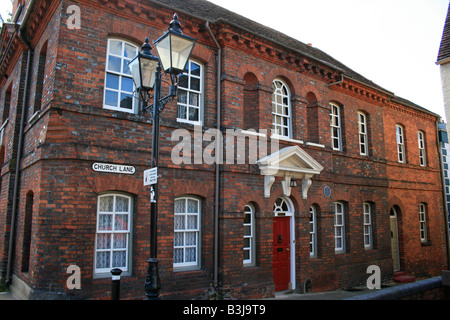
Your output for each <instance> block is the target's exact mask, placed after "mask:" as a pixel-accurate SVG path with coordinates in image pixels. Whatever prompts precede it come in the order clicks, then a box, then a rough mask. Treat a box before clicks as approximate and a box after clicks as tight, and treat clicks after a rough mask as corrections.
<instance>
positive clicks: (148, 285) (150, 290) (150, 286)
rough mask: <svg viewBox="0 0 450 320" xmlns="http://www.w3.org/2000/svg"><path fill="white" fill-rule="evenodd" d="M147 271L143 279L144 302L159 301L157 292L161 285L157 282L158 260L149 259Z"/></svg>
mask: <svg viewBox="0 0 450 320" xmlns="http://www.w3.org/2000/svg"><path fill="white" fill-rule="evenodd" d="M147 263H148V270H147V278H146V279H145V296H146V297H145V299H144V300H160V297H159V291H160V289H161V283H160V281H159V266H158V263H159V261H158V259H155V258H150V259H148V260H147Z"/></svg>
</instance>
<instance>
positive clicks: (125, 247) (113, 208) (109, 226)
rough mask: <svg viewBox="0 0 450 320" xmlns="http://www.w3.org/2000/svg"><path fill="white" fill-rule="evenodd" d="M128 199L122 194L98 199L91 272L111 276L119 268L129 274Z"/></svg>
mask: <svg viewBox="0 0 450 320" xmlns="http://www.w3.org/2000/svg"><path fill="white" fill-rule="evenodd" d="M131 210H132V198H131V197H129V196H126V195H123V194H115V193H111V194H104V195H101V196H99V197H98V206H97V233H96V239H95V273H96V274H105V275H108V276H111V274H110V271H111V269H114V268H119V269H121V270H122V272H124V273H126V272H130V270H131V268H130V255H131V252H130V248H131V247H130V243H131V227H130V225H131V218H132V214H131Z"/></svg>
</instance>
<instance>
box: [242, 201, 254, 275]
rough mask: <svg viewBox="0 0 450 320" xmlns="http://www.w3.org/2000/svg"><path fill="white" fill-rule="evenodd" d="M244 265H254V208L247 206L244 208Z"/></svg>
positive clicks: (250, 205)
mask: <svg viewBox="0 0 450 320" xmlns="http://www.w3.org/2000/svg"><path fill="white" fill-rule="evenodd" d="M243 250H244V265H245V266H252V265H254V264H255V207H254V206H253V205H252V204H250V203H249V204H247V205H246V206H245V208H244V246H243Z"/></svg>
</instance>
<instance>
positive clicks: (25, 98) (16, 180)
mask: <svg viewBox="0 0 450 320" xmlns="http://www.w3.org/2000/svg"><path fill="white" fill-rule="evenodd" d="M35 3H36V1H35V0H31V1H30V3H29V5H28V7H27V11H26V12H25V16H24V18H23V19H22V22H21V23H20V25H18V26H19V30H18V37H19V39H20V41H22V43H23V44H24V45H25V46H26V47H27V66H26V70H25V88H24V91H23V100H22V114H21V117H20V130H19V144H18V147H17V157H16V172H15V177H14V189H13V204H12V212H11V229H10V234H9V248H8V264H7V266H6V279H5V282H6V285H9V284H10V282H11V267H12V255H13V251H14V244H15V239H14V234H15V222H16V215H17V206H18V203H19V176H20V174H19V172H20V158H21V157H22V144H23V137H24V126H25V110H26V106H27V103H28V84H29V83H28V82H29V78H30V76H31V68H30V66H31V58H32V56H33V50H32V48H31V45H30V43H29V42H28V41H27V40H26V39H25V38H24V35H23V32H24V30H25V25H26V22H27V20H28V17H29V15H30V12H31V11H32V10H33V7H34V4H35Z"/></svg>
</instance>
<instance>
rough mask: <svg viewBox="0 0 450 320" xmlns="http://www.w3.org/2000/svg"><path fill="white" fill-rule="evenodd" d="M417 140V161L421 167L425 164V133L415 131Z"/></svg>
mask: <svg viewBox="0 0 450 320" xmlns="http://www.w3.org/2000/svg"><path fill="white" fill-rule="evenodd" d="M417 141H418V143H419V163H420V166H421V167H425V166H426V165H427V153H426V150H425V133H424V132H423V131H417Z"/></svg>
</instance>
